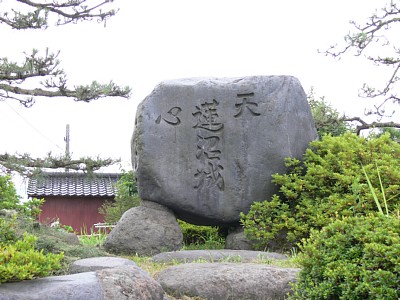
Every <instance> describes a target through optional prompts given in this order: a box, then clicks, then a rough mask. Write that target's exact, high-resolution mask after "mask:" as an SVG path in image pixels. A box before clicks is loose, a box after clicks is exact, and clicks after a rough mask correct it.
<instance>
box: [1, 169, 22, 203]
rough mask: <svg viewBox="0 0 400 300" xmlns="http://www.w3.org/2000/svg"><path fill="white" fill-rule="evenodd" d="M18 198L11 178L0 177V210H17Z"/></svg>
mask: <svg viewBox="0 0 400 300" xmlns="http://www.w3.org/2000/svg"><path fill="white" fill-rule="evenodd" d="M18 208H19V197H18V195H17V191H16V189H15V187H14V184H13V182H12V181H11V176H9V175H5V176H1V175H0V209H18Z"/></svg>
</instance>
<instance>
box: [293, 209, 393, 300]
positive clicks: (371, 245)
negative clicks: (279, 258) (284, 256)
mask: <svg viewBox="0 0 400 300" xmlns="http://www.w3.org/2000/svg"><path fill="white" fill-rule="evenodd" d="M300 249H301V251H302V253H300V254H299V255H298V258H297V262H298V263H299V264H300V266H301V267H302V270H301V272H300V274H299V279H298V282H297V284H296V285H295V286H294V294H293V295H292V297H291V299H318V300H319V299H400V289H399V282H400V256H399V253H400V220H399V219H398V218H393V217H387V216H382V215H379V216H378V215H368V216H360V217H346V218H343V219H342V220H338V221H335V222H333V223H331V224H329V225H328V226H326V227H325V228H324V229H322V230H321V231H313V232H312V234H311V236H310V238H309V239H308V240H304V241H303V243H302V245H301V247H300Z"/></svg>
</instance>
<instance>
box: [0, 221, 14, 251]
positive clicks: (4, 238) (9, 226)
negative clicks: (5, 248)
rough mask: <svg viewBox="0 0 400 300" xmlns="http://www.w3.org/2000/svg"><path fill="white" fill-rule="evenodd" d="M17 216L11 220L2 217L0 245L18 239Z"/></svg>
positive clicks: (0, 222)
mask: <svg viewBox="0 0 400 300" xmlns="http://www.w3.org/2000/svg"><path fill="white" fill-rule="evenodd" d="M15 226H16V217H13V218H12V219H11V220H8V219H6V218H3V217H0V245H5V244H9V243H11V242H15V241H16V240H17V233H16V232H15Z"/></svg>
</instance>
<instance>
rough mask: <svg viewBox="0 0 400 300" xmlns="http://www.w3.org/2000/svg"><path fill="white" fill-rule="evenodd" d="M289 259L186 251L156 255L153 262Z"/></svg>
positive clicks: (271, 254)
mask: <svg viewBox="0 0 400 300" xmlns="http://www.w3.org/2000/svg"><path fill="white" fill-rule="evenodd" d="M271 259H274V260H278V259H287V257H286V255H283V254H279V253H274V252H262V251H246V250H184V251H174V252H163V253H159V254H157V255H154V256H153V257H152V258H151V260H152V261H154V262H157V263H167V262H171V261H177V262H184V263H191V262H195V261H199V260H203V261H207V262H241V263H247V262H254V261H262V260H271Z"/></svg>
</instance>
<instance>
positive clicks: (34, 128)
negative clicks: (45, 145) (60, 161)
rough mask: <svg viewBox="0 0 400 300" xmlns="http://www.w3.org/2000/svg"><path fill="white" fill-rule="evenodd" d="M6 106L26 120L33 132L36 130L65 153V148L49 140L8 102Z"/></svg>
mask: <svg viewBox="0 0 400 300" xmlns="http://www.w3.org/2000/svg"><path fill="white" fill-rule="evenodd" d="M4 103H5V104H7V106H8V107H9V108H10V109H11V110H12V111H13V112H15V113H16V114H17V115H18V116H19V117H20V118H21V119H22V120H24V121H25V122H26V123H27V124H28V125H29V126H30V127H31V128H32V129H33V130H35V131H36V132H37V133H38V134H40V135H41V136H42V137H43V138H44V139H46V140H47V141H48V142H50V143H51V144H53V145H55V146H56V147H57V148H59V149H61V150H63V151H64V148H62V147H60V146H59V145H58V144H57V143H55V142H54V141H52V140H51V139H49V138H48V137H47V136H46V135H44V134H43V133H42V132H41V131H40V130H39V129H37V128H36V127H35V126H33V125H32V123H30V122H29V121H28V120H27V119H25V118H24V117H23V116H22V115H21V114H20V113H19V112H18V111H16V110H15V109H14V108H13V107H12V106H11V105H10V104H8V103H7V101H4Z"/></svg>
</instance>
